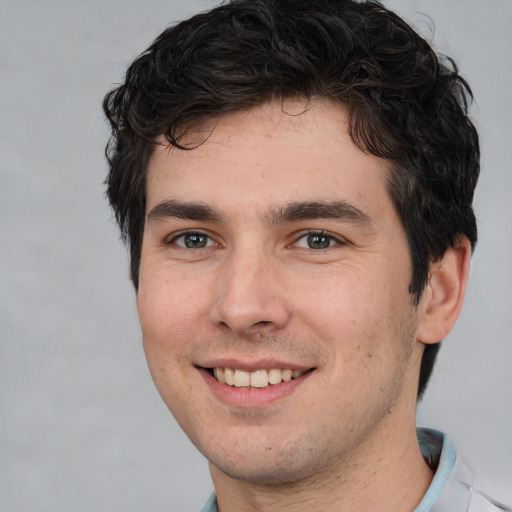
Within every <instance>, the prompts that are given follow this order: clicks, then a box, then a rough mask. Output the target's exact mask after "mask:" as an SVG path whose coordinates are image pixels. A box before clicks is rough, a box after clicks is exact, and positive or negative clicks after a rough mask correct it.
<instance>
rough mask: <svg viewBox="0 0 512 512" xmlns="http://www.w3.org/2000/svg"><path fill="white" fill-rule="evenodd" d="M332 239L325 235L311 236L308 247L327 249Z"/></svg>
mask: <svg viewBox="0 0 512 512" xmlns="http://www.w3.org/2000/svg"><path fill="white" fill-rule="evenodd" d="M329 243H330V238H329V237H328V236H325V235H309V236H308V245H309V247H310V248H311V249H327V247H329Z"/></svg>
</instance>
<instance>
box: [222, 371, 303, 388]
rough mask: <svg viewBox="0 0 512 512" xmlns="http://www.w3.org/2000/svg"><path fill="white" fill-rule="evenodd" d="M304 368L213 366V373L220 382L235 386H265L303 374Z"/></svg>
mask: <svg viewBox="0 0 512 512" xmlns="http://www.w3.org/2000/svg"><path fill="white" fill-rule="evenodd" d="M305 373H306V370H290V369H285V370H281V369H279V368H271V369H270V370H264V369H261V370H256V371H254V372H247V371H245V370H238V369H233V368H214V369H213V375H214V377H215V378H216V379H217V380H218V381H219V382H220V383H221V384H227V385H228V386H235V387H237V388H248V387H251V388H266V387H267V386H268V385H276V384H280V383H281V382H288V381H290V380H292V379H297V378H298V377H300V376H301V375H304V374H305Z"/></svg>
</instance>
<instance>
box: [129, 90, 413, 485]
mask: <svg viewBox="0 0 512 512" xmlns="http://www.w3.org/2000/svg"><path fill="white" fill-rule="evenodd" d="M305 106H307V107H308V109H307V110H305V111H304V112H302V111H303V110H304V107H305ZM300 112H302V113H300ZM203 128H204V130H203V131H202V132H198V133H195V134H191V135H190V136H189V137H190V141H194V142H195V143H197V142H198V141H199V140H202V139H203V138H205V141H204V142H203V143H202V144H201V145H199V146H198V147H197V148H196V149H193V150H192V151H181V150H177V149H169V148H167V147H164V146H160V147H157V149H156V150H155V151H154V154H153V156H152V158H151V160H150V163H149V169H148V182H147V218H146V225H145V231H144V241H143V246H142V259H141V268H140V285H139V290H138V295H137V306H138V311H139V316H140V322H141V326H142V333H143V342H144V349H145V352H146V356H147V359H148V363H149V367H150V370H151V373H152V376H153V379H154V381H155V383H156V386H157V387H158V390H159V392H160V394H161V395H162V397H163V399H164V401H165V403H166V404H167V406H168V407H169V409H170V410H171V412H172V413H173V415H174V416H175V418H176V419H177V421H178V422H179V424H180V425H181V427H182V428H183V429H184V431H185V432H186V433H187V434H188V436H189V437H190V438H191V440H192V441H193V442H194V443H195V444H196V446H197V447H198V448H199V450H201V452H202V453H203V454H204V455H205V456H206V457H207V458H208V459H209V460H210V461H211V463H212V464H213V468H214V470H215V471H219V470H220V471H221V472H223V473H224V474H227V475H229V476H231V477H235V478H240V479H244V480H248V481H253V482H260V483H282V482H289V481H295V480H298V479H302V478H307V477H308V476H311V475H314V474H317V473H318V472H319V471H323V470H329V469H330V468H332V467H333V466H335V465H339V464H346V465H348V466H349V465H350V464H352V463H353V461H354V460H357V459H358V456H359V458H360V456H361V454H362V453H369V452H370V451H371V450H374V449H375V448H376V447H377V446H379V445H380V444H383V441H384V440H385V441H386V443H388V444H389V442H390V439H391V438H392V436H400V435H401V433H402V432H403V431H405V425H407V426H408V427H409V426H410V425H411V424H413V423H414V404H415V399H416V382H417V377H418V371H419V364H420V359H421V353H422V349H421V344H420V343H418V342H417V341H416V331H417V328H418V325H419V323H420V322H421V318H420V313H419V311H420V310H421V308H418V309H416V308H414V307H413V306H412V297H411V295H410V294H409V293H408V285H409V282H410V277H411V263H410V258H409V253H408V248H407V240H406V236H405V233H404V230H403V228H402V225H401V223H400V221H399V219H398V217H397V215H396V213H395V210H394V208H393V205H392V203H391V200H390V197H389V195H388V193H387V192H386V178H387V165H386V162H385V161H383V160H381V159H378V158H377V157H374V156H371V155H368V154H365V153H363V152H361V151H360V150H359V149H357V148H356V147H355V145H354V144H353V142H352V141H351V139H350V137H349V135H348V133H347V124H346V114H345V112H344V110H343V108H342V107H341V106H339V105H335V104H333V103H330V102H327V101H324V102H322V101H319V100H316V101H312V102H311V103H310V104H308V105H306V104H305V102H294V101H290V102H285V103H284V104H283V105H281V104H278V103H269V104H265V105H263V106H260V107H257V108H254V109H252V110H249V111H246V112H241V113H235V114H232V115H228V116H224V117H222V118H221V119H220V120H219V121H218V123H216V124H212V125H211V126H205V127H203ZM226 368H227V370H226ZM291 371H295V373H294V374H293V376H294V377H295V378H291V380H290V373H291ZM214 373H215V374H216V375H217V376H219V374H220V379H221V380H227V381H228V382H229V384H233V379H234V385H228V384H226V383H222V382H219V380H217V379H216V378H215V376H214V375H213V374H214ZM269 380H270V383H269V382H268V381H269ZM251 382H252V385H251ZM390 436H391V437H390ZM356 454H359V455H358V456H356Z"/></svg>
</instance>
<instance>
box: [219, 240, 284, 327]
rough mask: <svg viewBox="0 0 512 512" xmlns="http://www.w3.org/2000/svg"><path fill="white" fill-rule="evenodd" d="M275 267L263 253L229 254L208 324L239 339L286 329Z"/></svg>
mask: <svg viewBox="0 0 512 512" xmlns="http://www.w3.org/2000/svg"><path fill="white" fill-rule="evenodd" d="M282 277H283V276H282V275H280V269H279V264H278V262H276V261H273V259H272V257H271V256H268V255H265V254H264V253H263V251H261V252H259V253H257V254H256V253H255V251H252V250H250V249H245V250H242V249H240V250H239V251H236V252H233V253H232V254H231V255H230V256H229V257H228V258H227V259H226V261H225V262H224V264H223V269H222V271H221V272H220V273H219V277H218V280H217V283H216V284H217V288H216V292H215V301H214V305H213V308H212V314H211V318H212V322H213V323H214V325H216V326H217V327H219V328H221V329H223V330H227V331H230V332H231V333H233V334H236V335H239V336H250V335H251V334H255V333H258V332H268V333H269V332H275V331H276V330H278V329H282V328H283V327H285V326H286V325H287V323H288V322H289V319H290V308H289V306H288V304H287V301H286V300H285V296H284V295H285V294H284V289H283V286H282V282H283V280H282Z"/></svg>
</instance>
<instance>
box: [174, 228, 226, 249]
mask: <svg viewBox="0 0 512 512" xmlns="http://www.w3.org/2000/svg"><path fill="white" fill-rule="evenodd" d="M171 243H173V244H175V245H178V246H180V247H184V248H186V249H202V248H203V247H212V246H214V245H217V244H216V243H215V242H214V241H213V240H212V239H211V238H210V237H209V236H208V235H206V234H204V233H200V232H195V231H194V232H190V233H183V234H181V235H179V236H177V237H175V238H173V239H172V240H171Z"/></svg>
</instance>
